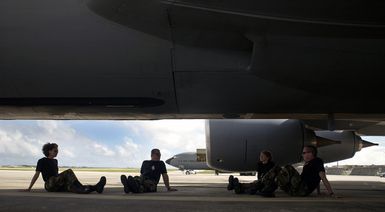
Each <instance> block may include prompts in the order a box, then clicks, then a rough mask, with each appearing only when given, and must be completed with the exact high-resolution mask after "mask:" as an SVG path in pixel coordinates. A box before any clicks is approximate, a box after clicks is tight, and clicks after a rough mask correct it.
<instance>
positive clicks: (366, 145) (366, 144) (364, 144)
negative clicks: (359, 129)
mask: <svg viewBox="0 0 385 212" xmlns="http://www.w3.org/2000/svg"><path fill="white" fill-rule="evenodd" d="M370 146H378V144H375V143H372V142H369V141H365V140H362V148H366V147H370Z"/></svg>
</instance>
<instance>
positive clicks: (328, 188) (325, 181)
mask: <svg viewBox="0 0 385 212" xmlns="http://www.w3.org/2000/svg"><path fill="white" fill-rule="evenodd" d="M319 176H320V178H321V180H322V182H323V184H324V185H325V188H326V189H327V190H328V192H329V195H330V196H334V192H333V189H332V187H331V186H330V183H329V180H328V179H327V178H326V174H325V172H319Z"/></svg>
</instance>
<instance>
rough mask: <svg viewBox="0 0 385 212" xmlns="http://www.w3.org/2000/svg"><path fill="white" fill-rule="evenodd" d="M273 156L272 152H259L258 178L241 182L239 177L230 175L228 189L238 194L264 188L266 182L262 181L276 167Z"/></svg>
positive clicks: (254, 191) (253, 192)
mask: <svg viewBox="0 0 385 212" xmlns="http://www.w3.org/2000/svg"><path fill="white" fill-rule="evenodd" d="M272 159H273V157H272V154H271V152H269V151H266V150H264V151H262V152H261V153H260V154H259V161H258V163H257V167H256V170H257V172H258V175H257V180H256V181H253V182H251V183H239V180H238V178H234V176H232V175H230V177H229V184H228V186H227V190H233V189H234V191H235V193H236V194H242V193H250V194H255V193H256V192H257V191H259V190H261V189H263V187H264V184H263V182H262V179H263V177H264V176H265V175H266V174H267V173H268V172H269V171H270V170H272V169H273V168H274V167H275V163H274V162H273V161H272Z"/></svg>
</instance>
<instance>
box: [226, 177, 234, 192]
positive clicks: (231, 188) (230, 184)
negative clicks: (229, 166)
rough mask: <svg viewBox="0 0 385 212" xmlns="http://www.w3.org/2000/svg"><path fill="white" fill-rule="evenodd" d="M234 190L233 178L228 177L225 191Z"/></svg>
mask: <svg viewBox="0 0 385 212" xmlns="http://www.w3.org/2000/svg"><path fill="white" fill-rule="evenodd" d="M233 189H234V176H233V175H230V176H229V184H228V185H227V190H229V191H230V190H233Z"/></svg>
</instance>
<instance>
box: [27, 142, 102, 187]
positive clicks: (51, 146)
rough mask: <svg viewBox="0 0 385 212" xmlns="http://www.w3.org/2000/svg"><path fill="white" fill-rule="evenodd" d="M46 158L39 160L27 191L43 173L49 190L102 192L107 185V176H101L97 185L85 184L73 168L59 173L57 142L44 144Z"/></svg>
mask: <svg viewBox="0 0 385 212" xmlns="http://www.w3.org/2000/svg"><path fill="white" fill-rule="evenodd" d="M42 150H43V153H44V155H45V157H44V158H41V159H40V160H39V161H38V162H37V166H36V172H35V175H34V176H33V177H32V180H31V183H30V186H29V187H28V189H26V190H25V191H31V189H32V187H33V185H34V184H35V182H36V180H37V179H38V178H39V176H40V173H42V176H43V180H44V182H45V184H44V188H45V190H46V191H49V192H66V191H69V192H73V193H78V194H88V193H91V192H93V191H96V192H98V193H102V192H103V189H104V186H105V185H106V178H105V177H104V176H103V177H101V178H100V180H99V182H98V183H97V184H96V185H93V186H92V185H83V184H81V183H80V182H79V180H78V179H77V177H76V175H75V173H74V172H73V171H72V170H71V169H67V170H65V171H64V172H62V173H60V174H59V169H58V162H57V160H56V159H55V157H56V156H57V154H58V152H59V150H58V145H57V144H55V143H46V144H44V146H43V149H42Z"/></svg>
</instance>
